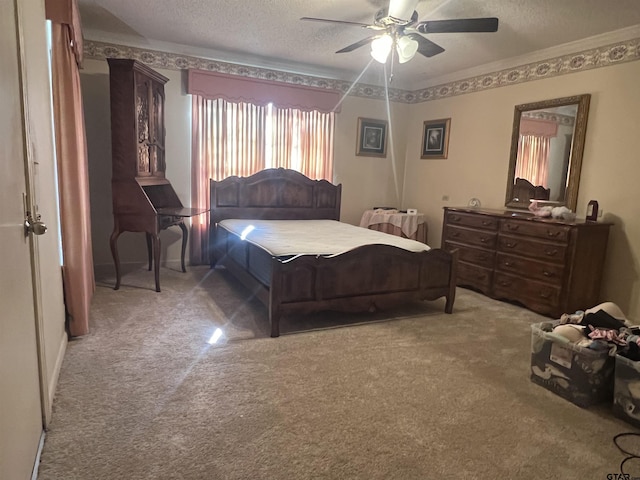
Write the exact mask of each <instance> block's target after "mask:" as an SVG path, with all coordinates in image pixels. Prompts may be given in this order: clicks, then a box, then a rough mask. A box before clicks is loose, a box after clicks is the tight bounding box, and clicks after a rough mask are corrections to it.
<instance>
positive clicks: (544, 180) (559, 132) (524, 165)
mask: <svg viewBox="0 0 640 480" xmlns="http://www.w3.org/2000/svg"><path fill="white" fill-rule="evenodd" d="M590 99H591V95H589V94H585V95H576V96H573V97H564V98H556V99H553V100H545V101H541V102H535V103H526V104H523V105H516V107H515V112H514V116H513V131H512V134H511V153H510V157H509V176H508V179H507V195H506V199H505V205H506V206H507V207H510V208H528V207H529V205H530V203H531V200H539V201H541V202H544V204H545V205H555V206H566V207H567V208H569V209H570V210H572V211H574V212H575V209H576V204H577V201H578V187H579V184H580V169H581V167H582V153H583V151H584V141H585V133H586V129H587V117H588V114H589V100H590Z"/></svg>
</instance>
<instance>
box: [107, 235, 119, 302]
mask: <svg viewBox="0 0 640 480" xmlns="http://www.w3.org/2000/svg"><path fill="white" fill-rule="evenodd" d="M120 233H121V232H120V230H119V229H118V227H117V226H116V227H114V229H113V232H112V233H111V238H110V239H109V245H110V246H111V255H112V256H113V263H114V264H115V266H116V286H115V287H114V290H118V289H119V288H120V256H119V255H118V237H119V236H120Z"/></svg>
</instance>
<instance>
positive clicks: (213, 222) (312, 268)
mask: <svg viewBox="0 0 640 480" xmlns="http://www.w3.org/2000/svg"><path fill="white" fill-rule="evenodd" d="M341 192H342V185H332V184H331V183H329V182H327V181H326V180H311V179H309V178H307V177H305V176H304V175H302V174H301V173H299V172H296V171H294V170H286V169H283V168H279V169H267V170H263V171H261V172H258V173H256V174H255V175H252V176H250V177H236V176H233V177H228V178H226V179H224V180H222V181H214V180H211V192H210V194H211V211H210V228H211V231H210V241H209V243H210V251H209V253H210V258H211V266H212V267H214V266H216V265H218V266H224V267H226V268H227V270H228V271H230V272H231V273H232V274H234V275H235V276H236V277H237V278H238V279H239V280H240V281H241V282H242V283H243V284H244V285H245V286H246V287H248V288H249V289H251V291H253V292H255V294H256V296H257V297H258V298H259V299H260V300H261V301H262V303H263V304H264V305H265V306H266V307H267V309H268V311H269V321H270V323H271V336H272V337H277V336H279V335H280V328H279V324H280V318H281V317H282V316H283V315H287V314H292V313H303V314H304V313H311V312H318V311H323V310H338V311H351V312H363V311H375V310H377V309H383V308H388V307H391V306H393V305H398V304H399V303H402V302H407V301H411V300H435V299H437V298H440V297H445V298H446V305H445V312H446V313H451V312H452V309H453V302H454V299H455V291H456V290H455V288H456V275H455V271H456V252H453V253H450V252H446V251H444V250H441V249H432V250H429V251H423V252H410V251H407V250H403V249H400V248H397V247H392V246H389V245H365V246H362V247H359V248H356V249H354V250H351V251H349V252H346V253H343V254H341V255H336V256H334V257H330V258H327V257H320V256H315V255H304V256H298V257H295V258H292V259H290V260H287V259H284V260H283V259H280V258H277V257H271V256H269V255H267V256H268V258H267V259H266V260H267V261H270V262H271V279H270V282H268V285H266V284H265V283H266V282H264V281H260V280H258V279H257V278H256V277H255V276H254V275H252V274H251V273H250V272H249V271H248V270H247V269H245V268H244V266H243V265H249V264H250V263H251V262H254V261H258V260H259V256H260V255H262V257H264V256H265V253H264V251H263V250H261V249H259V248H258V247H255V246H254V245H252V244H250V243H248V242H240V241H238V239H237V237H235V236H233V235H230V234H227V231H226V230H225V229H223V228H218V227H217V224H218V222H220V221H222V220H224V219H227V218H245V219H247V218H248V219H269V220H275V219H287V220H289V219H296V220H312V219H331V220H339V219H340V197H341ZM256 259H258V260H256Z"/></svg>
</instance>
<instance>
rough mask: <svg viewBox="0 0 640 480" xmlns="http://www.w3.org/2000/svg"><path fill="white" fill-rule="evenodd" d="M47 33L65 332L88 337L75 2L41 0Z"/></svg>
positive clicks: (85, 182) (87, 229) (87, 242)
mask: <svg viewBox="0 0 640 480" xmlns="http://www.w3.org/2000/svg"><path fill="white" fill-rule="evenodd" d="M45 6H46V13H47V18H48V19H50V20H51V22H52V26H51V33H52V45H51V50H52V77H53V84H52V91H53V111H54V129H55V138H56V157H57V167H58V189H59V195H60V230H61V233H62V254H63V266H62V273H63V283H64V296H65V305H66V308H67V312H68V313H69V317H70V321H69V334H70V335H72V336H78V335H85V334H87V333H89V309H90V306H91V298H92V297H93V292H94V290H95V279H94V274H93V253H92V247H91V219H90V207H89V173H88V162H87V145H86V138H85V130H84V113H83V109H82V92H81V89H80V73H79V70H78V66H79V64H80V63H81V61H82V32H81V30H80V16H79V14H78V10H77V5H76V2H75V0H73V1H71V0H64V1H63V0H47V2H46V3H45Z"/></svg>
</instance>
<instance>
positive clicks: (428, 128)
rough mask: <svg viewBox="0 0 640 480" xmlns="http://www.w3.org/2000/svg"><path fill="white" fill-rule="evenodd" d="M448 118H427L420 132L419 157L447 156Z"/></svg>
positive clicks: (449, 121)
mask: <svg viewBox="0 0 640 480" xmlns="http://www.w3.org/2000/svg"><path fill="white" fill-rule="evenodd" d="M450 127H451V119H450V118H442V119H440V120H427V121H426V122H424V131H423V133H422V154H421V155H420V158H447V155H448V153H449V128H450Z"/></svg>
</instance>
